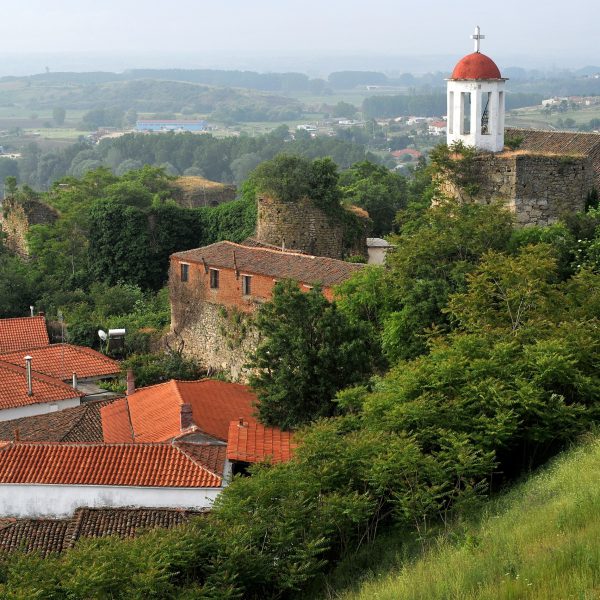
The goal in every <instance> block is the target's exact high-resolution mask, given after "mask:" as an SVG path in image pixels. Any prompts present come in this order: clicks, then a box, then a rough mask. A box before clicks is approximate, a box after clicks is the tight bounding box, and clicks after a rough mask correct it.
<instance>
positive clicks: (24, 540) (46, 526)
mask: <svg viewBox="0 0 600 600" xmlns="http://www.w3.org/2000/svg"><path fill="white" fill-rule="evenodd" d="M69 526H70V521H68V520H66V519H13V520H12V523H6V524H5V525H3V526H2V527H0V552H15V551H17V550H19V551H22V552H37V553H40V554H41V555H42V556H47V555H48V554H50V553H52V552H62V550H63V548H64V543H65V537H66V533H67V530H68V528H69Z"/></svg>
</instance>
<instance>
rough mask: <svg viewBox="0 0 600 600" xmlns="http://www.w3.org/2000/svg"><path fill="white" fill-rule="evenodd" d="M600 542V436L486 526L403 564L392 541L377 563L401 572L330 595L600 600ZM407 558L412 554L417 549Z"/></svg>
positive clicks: (391, 599) (497, 506)
mask: <svg viewBox="0 0 600 600" xmlns="http://www.w3.org/2000/svg"><path fill="white" fill-rule="evenodd" d="M599 540H600V436H598V435H597V436H595V437H594V438H592V439H591V440H589V441H586V442H585V443H582V444H581V445H579V446H577V447H576V448H574V449H573V450H571V451H568V452H565V453H564V455H562V456H561V457H560V458H559V459H558V460H556V461H555V462H554V463H553V464H552V465H551V466H550V467H549V468H547V469H545V470H544V471H542V472H541V473H539V474H537V475H535V476H532V477H531V478H530V479H528V480H527V481H525V482H524V483H523V484H520V485H518V486H517V487H516V488H515V489H514V490H512V491H511V492H510V493H508V494H507V495H506V496H504V497H503V498H502V499H500V500H498V501H496V502H492V503H490V504H489V505H488V506H487V508H486V510H485V512H484V516H483V518H482V519H481V520H480V521H479V522H478V523H476V524H472V525H468V526H464V527H461V528H459V529H455V530H453V531H451V532H450V533H449V534H447V535H445V536H443V537H442V538H440V539H439V540H438V541H437V542H436V544H435V546H434V548H432V549H431V550H429V551H428V552H426V553H425V554H422V555H421V556H420V557H419V558H418V559H416V560H413V561H411V560H410V559H408V560H404V562H405V564H404V565H403V566H402V564H401V563H402V562H403V557H402V554H401V552H400V550H399V549H400V548H401V544H400V543H396V542H394V541H391V543H390V544H389V546H388V550H387V553H385V552H384V553H383V555H381V556H378V558H377V561H378V562H379V561H384V562H385V561H387V562H388V563H390V562H395V563H396V565H397V566H396V568H394V569H390V570H389V571H388V572H387V573H384V574H383V575H381V576H378V577H373V578H371V580H370V581H366V582H364V583H363V584H362V585H361V587H360V589H359V591H357V592H352V593H346V594H345V595H344V594H340V593H336V592H335V590H332V591H330V592H329V593H328V594H327V597H328V598H343V599H344V600H396V599H398V598H402V599H403V600H404V599H407V600H408V599H423V600H433V599H435V600H438V599H440V600H441V599H448V600H457V599H464V600H467V599H475V598H477V599H489V600H492V599H493V600H503V599H505V600H509V599H511V600H512V599H516V598H535V599H538V598H540V599H541V598H543V599H544V600H551V599H556V600H559V599H560V600H565V599H567V598H578V599H591V598H600V543H599ZM388 541H389V540H388ZM413 551H414V548H413ZM377 552H381V547H379V549H378V550H377ZM404 552H405V556H406V554H409V555H410V554H411V550H410V548H409V549H406V548H405V551H404ZM391 555H393V556H391ZM345 567H346V571H347V572H350V571H351V570H352V569H348V567H349V565H345ZM378 571H379V572H381V569H378ZM355 572H356V571H355ZM334 585H335V583H334Z"/></svg>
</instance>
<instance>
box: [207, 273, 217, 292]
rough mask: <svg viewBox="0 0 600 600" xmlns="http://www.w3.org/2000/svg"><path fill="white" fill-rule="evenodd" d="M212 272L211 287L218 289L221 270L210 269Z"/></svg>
mask: <svg viewBox="0 0 600 600" xmlns="http://www.w3.org/2000/svg"><path fill="white" fill-rule="evenodd" d="M209 273H210V289H211V290H216V289H218V287H219V271H218V270H217V269H209Z"/></svg>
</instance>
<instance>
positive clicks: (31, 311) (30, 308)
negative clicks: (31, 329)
mask: <svg viewBox="0 0 600 600" xmlns="http://www.w3.org/2000/svg"><path fill="white" fill-rule="evenodd" d="M29 312H30V313H31V316H32V317H33V316H34V310H33V304H32V305H31V306H30V307H29Z"/></svg>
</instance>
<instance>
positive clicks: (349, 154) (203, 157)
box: [0, 126, 379, 190]
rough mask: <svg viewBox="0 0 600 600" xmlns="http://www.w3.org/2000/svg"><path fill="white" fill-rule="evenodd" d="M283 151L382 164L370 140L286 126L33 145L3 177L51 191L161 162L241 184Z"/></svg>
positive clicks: (180, 171)
mask: <svg viewBox="0 0 600 600" xmlns="http://www.w3.org/2000/svg"><path fill="white" fill-rule="evenodd" d="M280 152H286V153H289V154H297V155H299V156H303V157H305V158H310V159H313V158H318V157H323V156H330V157H331V158H332V159H333V160H334V162H335V163H336V164H337V165H338V166H339V167H340V168H342V169H346V168H348V167H349V166H350V165H352V164H354V163H355V162H359V161H361V160H365V159H367V160H371V161H373V162H379V159H378V158H377V157H375V156H374V155H372V154H371V153H369V152H367V151H366V148H365V145H364V143H356V142H354V141H345V140H342V139H338V138H332V137H318V138H311V137H310V136H309V135H296V138H295V139H293V140H292V139H291V137H290V133H289V131H288V129H287V127H285V126H281V127H278V128H277V129H275V130H273V131H272V132H270V133H268V134H265V135H262V136H252V137H251V136H248V135H240V136H239V137H228V138H216V137H214V136H212V135H209V134H207V135H194V134H191V133H181V134H160V135H151V136H150V135H136V134H130V135H125V136H122V137H120V138H117V139H108V140H103V141H102V142H101V143H100V144H98V145H95V146H94V145H91V144H89V143H86V142H79V143H77V144H74V145H72V146H69V147H68V148H66V149H63V150H58V151H56V150H54V151H49V152H43V151H42V150H41V149H40V148H39V146H37V145H36V144H34V143H32V144H29V145H28V146H27V147H26V148H25V149H24V151H23V158H22V159H21V160H19V161H12V160H8V159H4V160H3V159H0V177H1V178H2V179H4V178H5V177H7V176H15V177H17V178H18V180H19V182H20V183H27V184H28V185H30V186H32V187H34V188H36V189H42V190H43V189H47V188H48V187H49V186H50V185H51V184H52V182H54V181H56V180H57V179H60V178H61V177H64V176H65V175H70V176H74V177H82V176H83V175H84V174H85V173H87V172H89V171H92V170H94V169H97V168H99V167H107V168H109V169H110V170H111V171H112V172H114V173H115V174H117V175H123V174H124V173H126V172H127V171H130V170H135V169H139V168H141V167H142V165H154V166H160V167H163V168H164V169H165V171H166V172H167V173H168V174H170V175H199V176H204V177H206V178H208V179H211V180H213V181H220V182H226V183H231V182H234V183H240V182H242V181H244V180H245V179H246V177H247V176H248V174H249V173H250V171H251V170H252V169H254V168H255V167H256V166H257V165H258V164H259V163H260V162H262V161H264V160H269V159H271V158H273V157H274V156H275V155H276V154H279V153H280Z"/></svg>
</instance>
